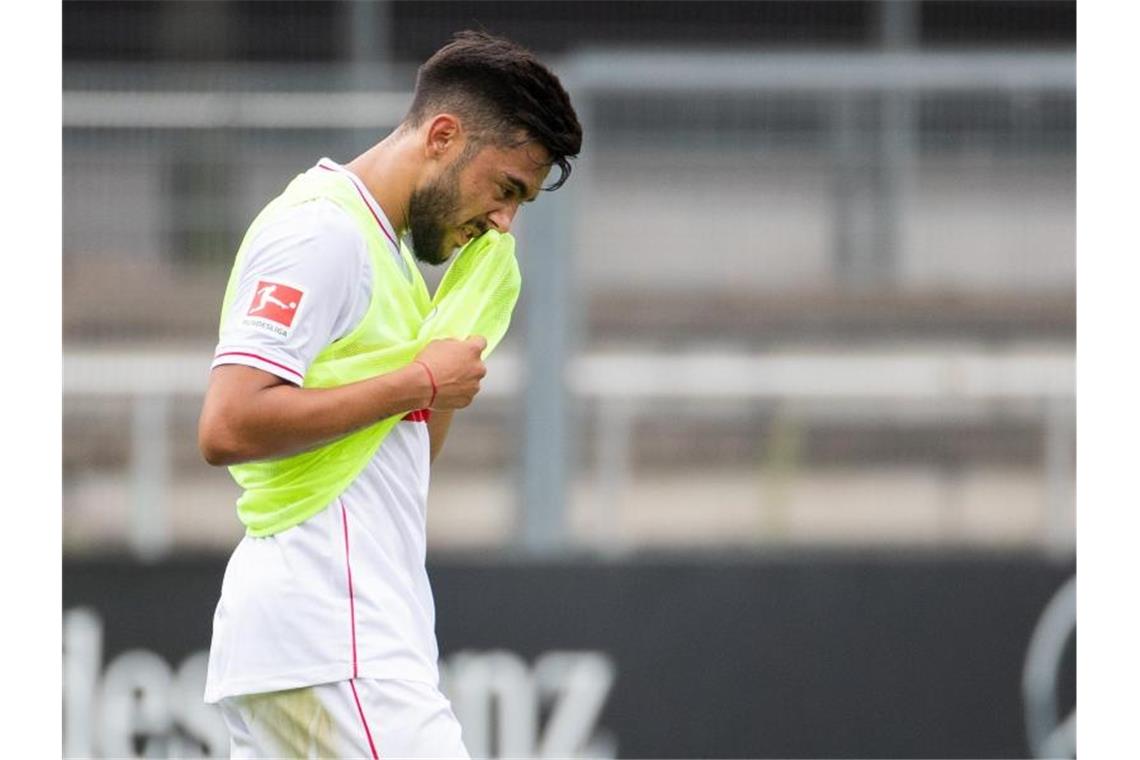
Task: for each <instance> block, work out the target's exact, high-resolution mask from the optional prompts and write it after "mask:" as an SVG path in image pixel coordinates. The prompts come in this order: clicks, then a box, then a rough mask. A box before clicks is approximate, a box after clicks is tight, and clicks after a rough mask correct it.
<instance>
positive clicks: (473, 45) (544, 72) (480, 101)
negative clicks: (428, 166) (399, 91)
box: [405, 31, 582, 190]
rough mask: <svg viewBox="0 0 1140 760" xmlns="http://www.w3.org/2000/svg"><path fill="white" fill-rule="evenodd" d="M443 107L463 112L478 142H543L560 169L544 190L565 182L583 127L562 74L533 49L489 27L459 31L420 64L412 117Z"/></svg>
mask: <svg viewBox="0 0 1140 760" xmlns="http://www.w3.org/2000/svg"><path fill="white" fill-rule="evenodd" d="M443 110H450V111H453V112H455V113H456V114H457V115H459V116H460V117H461V118H464V120H465V125H464V126H465V127H466V128H467V129H468V131H469V133H470V134H471V135H472V138H473V139H474V140H475V141H476V142H477V143H483V142H491V143H493V144H496V145H500V146H503V145H511V146H513V145H518V144H521V143H523V142H528V141H530V140H534V141H537V142H538V143H540V144H541V145H542V146H543V147H544V148H546V150H547V151H549V152H550V154H551V156H552V157H553V163H554V164H556V165H557V166H558V168H559V169H560V170H561V175H560V176H559V177H558V179H557V180H556V181H555V182H554V183H553V184H551V185H548V186H547V187H544V188H543V189H544V190H557V189H558V188H559V187H561V186H562V185H563V183H565V182H566V179H567V178H568V177H569V176H570V159H571V158H574V157H576V156H577V155H578V152H579V151H580V150H581V149H582V126H581V125H580V124H579V123H578V116H577V114H575V113H574V106H572V105H571V104H570V96H569V95H567V94H566V90H565V89H563V87H562V83H561V82H559V81H558V77H556V76H555V75H554V74H553V73H552V72H551V71H550V69H548V68H547V67H546V66H544V65H543V64H542V63H541V62H540V61H539V60H538V59H537V58H536V57H535V56H534V54H533V53H531V52H530V51H529V50H527V49H526V48H523V47H521V46H520V45H517V44H515V43H514V42H511V41H510V40H506V39H503V38H502V37H495V36H493V35H491V34H487V33H486V32H476V31H463V32H459V33H457V34H456V35H455V36H454V37H453V38H452V40H451V42H449V43H448V44H447V45H444V46H443V47H442V48H440V49H439V50H438V51H436V53H435V54H434V55H432V57H431V58H429V59H428V60H427V61H426V62H425V63H424V64H423V65H422V66H420V68H419V71H418V72H417V74H416V91H415V96H414V97H413V99H412V105H411V108H410V109H409V110H408V115H407V117H406V119H405V123H407V124H409V125H411V126H418V125H419V124H421V123H422V122H423V120H424V119H425V118H427V117H428V116H430V115H431V114H433V113H438V112H440V111H443ZM520 131H521V132H523V133H524V135H525V136H524V137H523V138H522V139H521V140H520V139H519V136H518V135H519V132H520Z"/></svg>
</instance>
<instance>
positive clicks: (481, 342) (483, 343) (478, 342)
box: [467, 335, 487, 351]
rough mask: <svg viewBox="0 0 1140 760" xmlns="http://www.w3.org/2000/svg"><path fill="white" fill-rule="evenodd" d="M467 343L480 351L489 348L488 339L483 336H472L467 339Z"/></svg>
mask: <svg viewBox="0 0 1140 760" xmlns="http://www.w3.org/2000/svg"><path fill="white" fill-rule="evenodd" d="M467 342H468V343H472V344H473V345H474V346H475V347H476V348H478V349H479V350H480V351H482V350H483V349H484V348H486V347H487V339H486V338H484V337H483V336H482V335H472V336H470V337H469V338H468V339H467Z"/></svg>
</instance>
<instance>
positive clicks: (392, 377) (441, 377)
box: [198, 338, 486, 465]
mask: <svg viewBox="0 0 1140 760" xmlns="http://www.w3.org/2000/svg"><path fill="white" fill-rule="evenodd" d="M485 345H486V341H484V340H483V339H482V338H471V339H468V340H466V341H458V340H442V341H434V342H432V343H430V344H428V346H427V347H426V348H425V349H424V350H423V351H422V352H420V354H419V356H417V357H416V358H417V360H419V361H422V362H424V363H425V364H427V365H428V366H429V367H431V374H432V376H434V378H435V382H436V387H437V391H436V398H435V402H434V403H433V405H432V406H433V408H435V409H441V410H451V409H457V408H461V407H464V406H467V405H468V404H470V403H471V399H472V398H473V397H474V396H475V394H476V393H478V392H479V381H480V380H481V379H482V377H483V375H484V374H486V368H485V367H484V365H483V362H482V361H481V360H480V358H479V353H480V351H482V349H483V347H484V346H485ZM431 395H432V386H431V380H430V379H429V377H428V373H427V372H426V371H425V370H424V368H423V367H421V366H419V365H418V364H410V365H408V366H406V367H403V368H401V369H398V370H396V371H394V372H389V373H386V374H383V375H379V376H377V377H373V378H369V379H367V380H361V381H360V382H356V383H350V384H348V385H343V386H339V387H336V388H298V387H297V386H295V385H292V384H291V383H288V382H285V381H284V380H282V379H281V378H278V377H276V376H274V375H272V374H270V373H268V372H264V371H262V370H259V369H254V368H252V367H246V366H242V365H223V366H220V367H217V368H215V369H214V370H213V372H211V374H210V384H209V387H208V388H207V390H206V400H205V403H204V404H203V406H202V415H201V417H200V418H199V421H198V448H199V449H200V450H201V452H202V456H203V457H204V458H205V459H206V461H207V462H209V463H210V464H213V465H230V464H239V463H241V462H248V461H254V460H258V459H270V458H276V457H282V456H287V455H290V454H296V453H298V452H301V451H306V450H308V449H312V448H315V447H317V446H320V445H322V444H325V443H328V442H329V441H332V440H335V439H337V438H340V437H343V436H345V435H347V434H348V433H351V432H353V431H355V430H359V429H360V428H362V427H366V426H368V425H371V424H372V423H374V422H378V421H380V420H382V419H384V418H385V417H390V416H392V415H394V414H400V413H401V412H407V411H410V410H412V409H419V408H421V407H424V406H426V405H427V403H428V401H429V399H430V398H431ZM433 416H434V415H433Z"/></svg>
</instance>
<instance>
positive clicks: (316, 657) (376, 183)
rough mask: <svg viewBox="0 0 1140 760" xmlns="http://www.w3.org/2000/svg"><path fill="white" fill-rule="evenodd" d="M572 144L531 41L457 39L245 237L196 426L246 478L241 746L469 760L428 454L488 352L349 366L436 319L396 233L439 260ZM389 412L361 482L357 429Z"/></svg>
mask: <svg viewBox="0 0 1140 760" xmlns="http://www.w3.org/2000/svg"><path fill="white" fill-rule="evenodd" d="M581 139H582V132H581V127H580V126H579V123H578V120H577V117H576V115H575V113H574V109H573V106H572V105H571V103H570V99H569V97H568V96H567V94H566V92H565V90H564V89H563V87H562V85H561V84H560V82H559V81H558V78H557V77H556V76H555V75H554V74H552V73H551V72H550V71H549V70H548V69H547V68H546V67H545V66H544V65H543V64H542V63H541V62H539V61H538V60H537V59H536V58H535V57H534V55H533V54H531V53H530V52H529V51H527V50H525V49H523V48H521V47H519V46H517V45H516V44H514V43H512V42H510V41H507V40H504V39H501V38H497V37H493V36H491V35H488V34H484V33H476V32H462V33H460V34H457V35H456V36H455V38H454V39H453V40H452V41H451V42H450V43H449V44H447V45H446V46H444V47H443V48H441V49H440V50H439V51H438V52H436V53H435V54H434V55H433V56H432V57H431V58H430V59H429V60H428V61H427V62H426V63H424V65H423V66H421V67H420V69H419V72H418V75H417V78H416V88H415V95H414V98H413V101H412V105H411V107H410V109H409V111H408V114H407V116H406V118H405V119H404V121H403V122H402V123H401V124H400V125H399V126H398V127H397V128H396V129H395V130H394V131H393V132H392V133H391V134H389V135H388V136H387V137H385V138H384V139H383V140H382V141H380V142H379V143H377V144H376V145H374V146H373V147H371V148H369V149H368V150H367V151H365V152H364V153H363V154H361V155H360V156H358V157H357V158H355V159H353V160H352V161H351V162H349V163H347V164H345V165H340V164H337V163H335V162H333V161H331V160H329V159H328V158H322V159H321V160H320V161H319V162H318V163H317V164H316V165H315V166H314V167H312V168H311V169H309V170H308V171H307V172H305V173H304V174H302V175H300V176H299V177H298V178H297V179H295V180H294V181H293V183H292V184H290V186H289V187H288V188H287V189H286V191H285V192H284V193H283V194H282V195H281V196H280V197H279V198H277V199H275V200H274V201H273V202H272V203H270V204H269V205H268V206H267V207H266V209H265V210H264V211H263V212H262V213H261V214H260V215H259V216H258V217H257V219H255V221H254V223H253V225H252V226H251V227H250V230H249V232H248V233H247V234H246V237H245V240H244V241H243V243H242V246H241V249H240V250H239V252H238V255H237V259H236V261H235V264H234V268H233V274H232V275H231V279H230V284H229V287H228V288H227V291H226V298H225V300H224V303H223V315H222V326H221V330H220V340H219V343H218V347H217V351H216V354H215V358H214V361H213V366H212V370H211V375H210V383H209V388H208V390H207V393H206V399H205V402H204V404H203V408H202V415H201V419H200V421H199V447H200V449H201V451H202V454H203V456H204V457H205V458H206V460H207V461H208V462H209V463H211V464H214V465H227V466H230V467H231V472H233V473H234V476H235V479H237V480H238V482H239V484H241V485H243V487H245V492H244V493H243V496H242V498H241V499H240V500H239V502H238V514H239V517H240V518H241V519H242V522H243V523H244V524H245V525H246V528H247V532H246V535H245V537H243V539H242V540H241V542H240V543H239V545H238V546H237V548H236V549H235V551H234V553H233V555H232V557H231V558H230V561H229V564H228V566H227V568H226V574H225V579H224V580H223V583H222V592H221V598H220V600H219V602H218V606H217V610H216V612H215V615H214V633H213V641H212V643H211V647H210V663H209V674H208V678H207V683H206V693H205V699H206V701H207V702H210V703H218V704H220V707H221V712H222V715H223V718H224V719H225V722H226V725H227V726H228V728H229V730H230V734H231V754H232V756H233V757H235V758H252V757H365V758H367V757H372V758H376V757H390V758H394V757H466V756H467V752H466V750H465V749H464V746H463V742H462V739H461V736H460V727H459V724H458V722H457V721H456V719H455V716H454V714H453V713H452V710H451V706H450V704H449V703H448V701H447V699H446V698H445V697H444V696H443V695H442V694H441V693H440V691H439V687H438V684H439V674H438V669H437V660H438V648H437V645H436V640H435V630H434V628H435V611H434V606H433V601H432V594H431V588H430V587H429V584H428V576H427V573H426V570H425V567H424V560H425V554H426V534H425V516H426V500H427V490H428V475H429V467H430V462H431V460H432V459H434V458H435V456H436V455H437V454H438V453H439V450H440V447H441V446H442V445H443V441H444V438H445V436H446V435H447V431H448V426H449V424H450V422H451V417H452V414H453V413H454V410H456V409H459V408H462V407H465V406H467V405H468V404H470V403H471V400H472V398H473V396H474V395H475V394H476V393H477V392H478V390H479V384H480V379H481V378H482V377H483V375H484V373H485V368H484V365H483V362H482V358H481V352H482V351H483V349H484V347H485V345H486V343H485V341H484V339H483V338H481V337H479V336H456V338H455V339H446V340H436V341H432V342H430V343H427V344H426V347H424V348H423V349H422V351H420V352H419V353H418V355H416V356H415V357H414V360H413V361H410V362H405V363H403V364H402V366H399V367H396V368H392V369H391V370H390V371H386V372H379V373H376V372H371V373H369V372H367V371H365V370H364V369H362V367H367V366H369V365H368V363H367V362H361V361H359V360H360V359H361V357H371V356H384V355H385V351H386V350H387V348H388V346H389V344H393V345H394V344H397V343H399V342H401V341H407V340H408V339H409V338H415V337H416V335H417V330H418V329H419V328H420V326H421V325H422V324H423V323H424V322H425V320H428V319H431V318H432V314H431V312H430V300H429V299H428V296H427V293H426V288H425V287H424V285H423V280H422V278H421V277H420V276H419V273H418V271H415V270H416V267H415V262H414V261H412V260H411V256H410V255H409V254H408V253H407V251H406V248H405V250H404V251H401V249H400V246H399V244H398V241H399V240H401V239H404V240H405V241H406V242H407V244H408V247H410V248H411V249H412V251H413V252H414V257H415V259H418V260H419V261H422V262H427V263H430V264H441V263H443V262H445V261H447V260H448V258H449V257H450V256H451V255H452V254H453V253H454V251H455V250H456V249H457V248H458V247H460V246H462V245H464V244H465V243H466V242H468V241H469V240H472V239H473V238H476V237H479V236H480V235H482V233H484V232H485V231H487V230H497V231H498V232H500V233H505V232H507V231H508V230H509V229H510V227H511V223H512V221H513V219H514V217H515V215H516V213H517V212H518V209H519V206H520V205H521V204H522V203H526V202H529V201H532V200H534V198H535V196H536V195H537V193H538V192H539V190H540V189H548V190H549V189H555V188H557V187H558V186H559V185H561V183H562V182H563V181H565V179H566V177H567V175H568V173H569V169H570V167H569V162H568V159H569V158H571V157H574V156H576V155H577V153H578V151H579V149H580V147H581ZM552 167H557V168H558V169H559V174H558V176H557V178H556V179H555V181H553V182H551V183H549V184H548V185H546V186H545V187H544V183H546V181H547V179H548V175H549V173H550V172H551V169H552ZM354 360H358V361H356V362H355V363H354ZM315 377H320V378H322V379H323V380H324V382H322V383H319V384H316V385H317V387H314V385H315V384H314V383H313V382H311V381H312V380H313V378H315ZM329 378H333V379H336V380H337V382H332V381H330V380H329ZM392 417H396V418H399V419H401V421H399V422H398V423H394V426H393V427H392V428H391V429H390V431H389V432H388V433H387V434H386V436H385V437H383V439H382V441H381V443H380V444H379V447H378V448H377V449H376V450H375V453H374V454H372V455H371V458H369V459H364V460H362V462H365V464H364V465H363V469H362V470H360V471H359V473H358V474H353V469H352V468H351V467H350V466H349V465H348V464H346V462H347V461H348V459H350V458H351V457H348V455H347V454H345V452H346V451H349V448H348V447H349V446H350V444H353V442H354V441H357V440H358V439H357V438H355V437H354V436H357V435H358V434H361V433H362V431H366V429H369V428H371V427H373V426H376V425H377V423H378V422H379V421H381V420H385V419H388V418H392ZM353 445H355V444H353ZM286 465H288V466H286ZM345 473H348V474H349V475H351V478H350V480H349V481H348V482H347V484H346V485H344V484H342V482H341V480H338V479H339V478H342V476H344V474H345ZM247 484H252V485H247Z"/></svg>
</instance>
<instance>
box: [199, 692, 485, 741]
mask: <svg viewBox="0 0 1140 760" xmlns="http://www.w3.org/2000/svg"><path fill="white" fill-rule="evenodd" d="M219 706H220V707H221V710H222V717H223V718H224V719H225V722H226V727H227V728H228V729H229V731H230V757H231V758H234V760H247V759H248V758H270V757H272V758H278V757H300V758H386V759H393V758H399V757H416V758H419V757H459V758H468V757H469V756H468V754H467V750H466V749H465V748H464V746H463V739H462V737H461V735H460V733H461V731H460V727H459V721H458V720H456V718H455V714H454V713H453V712H452V711H451V703H450V702H448V701H447V697H445V696H443V694H442V693H441V692H440V691H439V689H437V688H435V687H433V686H431V685H430V684H426V683H420V682H417V681H396V680H388V679H385V680H376V679H368V678H357V679H354V680H351V681H337V682H335V683H326V684H320V685H318V686H306V687H304V688H301V689H289V690H286V691H273V692H267V693H264V694H242V695H239V696H235V697H226V698H225V699H223V700H222V701H221V702H220V703H219Z"/></svg>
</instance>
